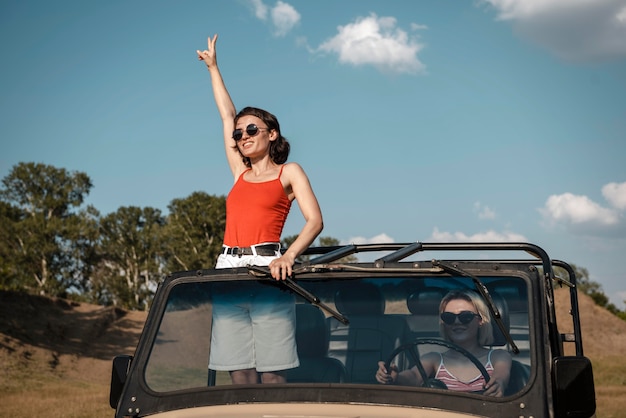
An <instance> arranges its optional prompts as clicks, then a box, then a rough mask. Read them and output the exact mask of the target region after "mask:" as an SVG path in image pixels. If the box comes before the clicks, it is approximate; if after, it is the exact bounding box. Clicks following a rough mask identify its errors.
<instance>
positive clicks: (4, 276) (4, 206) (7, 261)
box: [0, 201, 22, 290]
mask: <svg viewBox="0 0 626 418" xmlns="http://www.w3.org/2000/svg"><path fill="white" fill-rule="evenodd" d="M21 219H22V211H21V210H19V208H17V207H15V206H12V205H10V204H8V203H7V202H3V201H0V237H2V239H0V289H9V290H17V289H20V288H21V287H22V286H21V282H20V269H19V266H18V265H17V263H16V261H17V260H16V258H15V257H16V255H17V254H18V253H19V246H18V243H19V240H16V239H14V237H16V236H17V229H18V228H17V225H18V223H19V222H20V220H21Z"/></svg>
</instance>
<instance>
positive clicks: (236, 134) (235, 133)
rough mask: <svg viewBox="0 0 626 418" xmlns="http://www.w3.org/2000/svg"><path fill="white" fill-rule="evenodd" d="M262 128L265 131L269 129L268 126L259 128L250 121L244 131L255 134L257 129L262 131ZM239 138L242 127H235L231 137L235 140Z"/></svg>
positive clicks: (241, 136)
mask: <svg viewBox="0 0 626 418" xmlns="http://www.w3.org/2000/svg"><path fill="white" fill-rule="evenodd" d="M264 129H265V130H266V131H269V128H259V127H258V126H256V125H255V124H254V123H251V124H250V125H248V126H246V133H247V134H248V136H255V135H256V134H258V133H259V131H262V130H264ZM241 138H243V129H235V130H234V131H233V139H234V140H235V141H239V140H241Z"/></svg>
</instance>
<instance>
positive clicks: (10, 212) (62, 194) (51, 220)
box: [0, 163, 92, 296]
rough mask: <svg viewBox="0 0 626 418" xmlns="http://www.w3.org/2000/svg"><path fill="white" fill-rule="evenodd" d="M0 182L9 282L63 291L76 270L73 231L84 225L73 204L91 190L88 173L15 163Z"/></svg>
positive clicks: (41, 290) (45, 290) (50, 292)
mask: <svg viewBox="0 0 626 418" xmlns="http://www.w3.org/2000/svg"><path fill="white" fill-rule="evenodd" d="M2 186H3V187H2V189H1V190H0V199H2V201H4V202H5V205H3V209H2V223H3V227H2V228H3V229H8V230H10V235H7V236H6V243H5V244H4V245H3V249H2V251H3V255H2V257H3V258H4V260H3V270H5V269H7V268H8V270H9V272H10V273H11V272H12V274H11V276H10V277H12V278H11V279H10V280H11V283H13V284H16V285H18V286H19V287H20V288H25V289H30V290H35V291H38V292H39V293H41V294H45V295H51V296H55V295H61V294H65V293H66V292H67V290H68V289H69V288H71V287H72V286H74V285H75V284H76V278H77V276H79V275H80V272H77V271H76V270H75V267H76V266H77V265H78V264H80V263H77V261H76V260H75V259H74V258H73V257H74V255H75V252H74V242H73V241H72V235H73V234H74V235H75V234H77V233H79V230H80V229H81V228H82V224H81V219H82V218H81V215H80V214H79V213H76V212H74V210H75V209H76V208H78V207H79V206H81V205H82V204H83V201H84V198H85V196H87V194H89V191H90V189H91V187H92V184H91V180H90V178H89V177H88V176H87V175H86V174H85V173H82V172H68V171H67V170H65V169H62V168H56V167H53V166H50V165H45V164H39V163H37V164H36V163H19V164H17V165H16V166H14V167H13V168H12V170H11V172H10V173H9V174H8V175H7V176H6V177H5V178H4V179H3V180H2ZM7 205H9V206H7ZM7 257H8V258H7ZM10 263H13V268H9V264H10Z"/></svg>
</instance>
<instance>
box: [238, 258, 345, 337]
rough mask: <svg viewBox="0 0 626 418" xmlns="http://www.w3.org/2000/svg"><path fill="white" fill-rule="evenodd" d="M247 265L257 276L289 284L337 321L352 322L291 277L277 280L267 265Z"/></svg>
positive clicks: (292, 289) (293, 290)
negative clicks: (271, 274)
mask: <svg viewBox="0 0 626 418" xmlns="http://www.w3.org/2000/svg"><path fill="white" fill-rule="evenodd" d="M246 267H247V269H248V271H249V272H250V273H252V274H254V275H255V276H259V274H260V275H261V276H262V277H264V278H266V279H268V280H271V281H273V282H278V283H282V284H283V285H284V286H287V287H288V288H289V289H290V290H291V291H292V292H294V293H295V294H297V295H299V296H301V297H302V298H303V299H304V300H306V301H308V302H309V303H310V304H311V305H314V306H317V307H318V308H321V309H323V310H325V311H326V312H328V313H329V314H330V315H332V316H333V318H335V319H336V320H337V321H339V322H341V323H342V324H344V325H348V324H349V323H350V321H349V320H348V318H346V317H345V316H344V315H342V314H340V313H339V312H337V311H335V310H333V309H332V308H330V307H329V306H327V305H326V304H325V303H323V302H322V301H321V300H320V298H319V297H317V296H316V295H314V294H313V293H311V292H309V291H308V290H306V289H305V288H304V287H302V286H300V285H299V284H297V283H296V282H294V281H293V279H292V278H291V277H287V278H286V279H285V280H275V279H274V278H273V277H271V276H270V271H269V269H268V268H266V267H260V266H253V265H248V266H246Z"/></svg>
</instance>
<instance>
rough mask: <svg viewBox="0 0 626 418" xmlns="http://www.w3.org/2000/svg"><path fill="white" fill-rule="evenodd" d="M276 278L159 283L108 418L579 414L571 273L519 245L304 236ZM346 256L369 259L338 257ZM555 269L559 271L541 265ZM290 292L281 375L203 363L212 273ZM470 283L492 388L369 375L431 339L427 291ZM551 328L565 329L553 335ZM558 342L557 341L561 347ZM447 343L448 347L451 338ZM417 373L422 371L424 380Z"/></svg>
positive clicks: (581, 375) (587, 375) (581, 367)
mask: <svg viewBox="0 0 626 418" xmlns="http://www.w3.org/2000/svg"><path fill="white" fill-rule="evenodd" d="M305 257H306V259H307V261H304V262H301V263H298V264H297V265H296V266H295V267H294V274H293V276H292V277H291V278H289V279H288V280H286V281H284V282H283V281H280V282H277V281H275V280H274V279H272V278H271V277H270V275H269V271H268V269H267V268H266V267H259V266H249V267H248V268H235V269H220V270H216V269H207V270H200V271H187V272H178V273H174V274H171V275H169V276H167V277H166V278H165V279H164V280H163V282H162V283H161V284H160V286H159V288H158V290H157V292H156V294H155V297H154V301H153V304H152V306H151V309H150V312H149V315H148V318H147V320H146V323H145V326H144V329H143V332H142V334H141V337H140V339H139V342H138V345H137V349H136V351H135V353H134V355H133V356H130V355H122V356H118V357H116V358H115V359H114V361H113V369H112V379H111V392H110V403H111V406H112V407H113V408H115V410H116V412H115V416H116V417H117V418H121V417H144V416H154V417H160V418H165V417H211V416H237V417H269V416H271V417H356V416H359V417H418V416H419V417H461V416H472V417H476V416H480V417H534V418H540V417H591V416H593V415H594V414H595V407H596V405H595V390H594V383H593V372H592V367H591V363H590V361H589V359H587V358H586V357H585V356H584V355H583V346H582V335H581V329H580V318H579V311H578V298H577V288H576V277H575V274H574V271H573V269H572V268H571V267H570V266H569V265H568V264H567V263H565V262H562V261H558V260H551V259H550V258H549V257H548V255H547V253H546V252H545V251H544V250H543V249H542V248H540V247H538V246H536V245H533V244H529V243H422V242H414V243H393V244H366V245H345V246H334V247H311V248H309V249H308V250H307V252H305ZM357 257H359V258H363V259H369V260H371V261H346V260H354V259H357ZM555 267H558V270H559V271H562V272H565V273H564V275H562V276H563V277H556V276H555ZM259 283H260V284H262V285H266V286H274V287H277V288H279V289H282V290H283V291H285V292H290V293H293V294H294V295H295V299H296V341H297V346H298V355H299V359H300V366H299V367H298V368H296V369H291V370H289V371H287V383H284V384H253V385H234V384H232V383H231V381H230V377H229V375H228V373H227V372H218V371H214V370H211V369H209V367H208V359H209V353H210V349H211V347H210V346H211V344H210V342H211V324H212V303H213V299H214V298H215V297H216V295H217V294H218V293H219V291H218V289H220V288H221V289H223V287H224V285H225V284H229V285H235V286H237V287H238V288H241V289H246V286H253V285H255V286H257V285H258V284H259ZM555 286H561V287H566V288H568V289H569V304H570V306H568V308H567V309H568V311H569V312H570V314H571V320H572V321H571V323H569V324H557V319H556V312H555V300H554V291H555ZM452 289H473V290H474V291H476V292H478V294H479V295H480V297H481V298H483V300H484V301H485V303H486V304H487V306H488V308H489V311H490V315H491V320H492V322H493V324H494V327H493V328H494V340H495V341H494V343H493V347H495V348H500V349H505V350H507V351H508V352H509V353H510V354H511V357H512V359H513V365H512V368H511V377H510V381H509V384H508V387H507V390H506V392H505V393H504V396H503V397H492V396H485V395H484V394H481V393H464V392H457V391H453V390H447V389H445V388H442V387H440V386H438V385H433V384H428V383H426V384H425V385H424V386H419V387H418V386H399V385H381V384H379V383H378V382H377V381H376V379H375V373H376V370H377V368H378V364H377V363H378V362H379V361H385V362H387V363H390V362H393V364H395V365H396V366H397V367H398V368H399V369H404V368H409V367H412V366H413V365H415V364H416V359H418V358H419V356H420V353H424V352H426V351H436V350H439V351H441V350H445V349H448V348H450V347H449V344H446V343H445V341H444V342H442V341H443V340H442V339H441V337H440V336H439V324H440V322H439V321H440V319H439V312H438V308H439V302H440V300H441V298H442V296H443V295H444V294H445V293H446V292H448V291H449V290H452ZM563 329H565V330H567V332H563V331H562V330H563ZM565 345H570V346H571V347H572V349H569V350H568V352H569V353H570V354H569V355H566V353H565V352H566V350H565V347H564V346H565ZM451 348H454V347H451ZM424 380H425V381H426V379H424Z"/></svg>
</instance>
